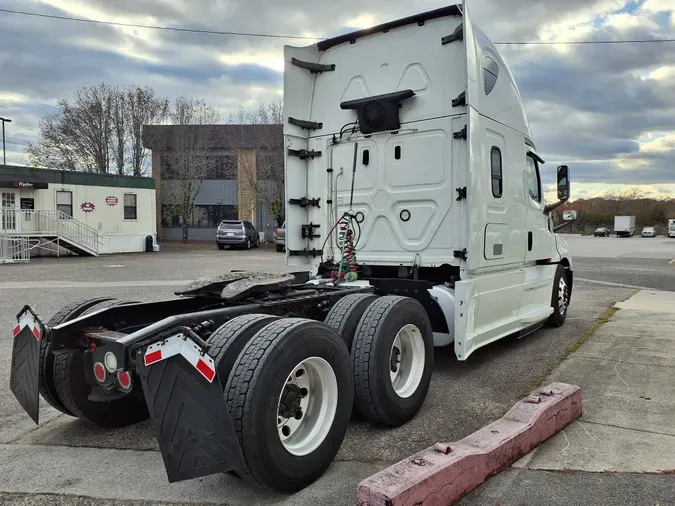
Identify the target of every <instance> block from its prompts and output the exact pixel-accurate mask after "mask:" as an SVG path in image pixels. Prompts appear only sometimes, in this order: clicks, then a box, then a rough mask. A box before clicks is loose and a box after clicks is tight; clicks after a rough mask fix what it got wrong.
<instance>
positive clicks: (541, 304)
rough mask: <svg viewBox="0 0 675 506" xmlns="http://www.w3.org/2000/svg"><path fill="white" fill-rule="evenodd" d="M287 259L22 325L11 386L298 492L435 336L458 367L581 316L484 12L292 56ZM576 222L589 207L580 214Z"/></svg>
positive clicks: (562, 194) (187, 464)
mask: <svg viewBox="0 0 675 506" xmlns="http://www.w3.org/2000/svg"><path fill="white" fill-rule="evenodd" d="M284 58H285V71H284V92H285V98H284V101H285V110H286V117H285V127H284V128H285V132H284V135H285V146H286V148H287V151H286V155H285V157H286V159H285V169H286V202H287V204H286V217H287V222H286V226H285V229H286V230H285V232H286V237H285V246H286V263H287V264H288V265H290V266H292V267H294V270H295V272H294V273H293V274H279V273H250V272H248V273H247V272H243V271H233V272H230V273H227V274H224V275H221V276H215V277H211V278H206V279H201V280H197V281H195V282H194V283H192V284H191V285H189V286H187V287H185V288H184V289H183V290H180V291H178V292H176V295H178V296H179V297H178V298H176V299H170V300H165V301H160V302H145V303H144V302H136V303H133V302H125V301H119V300H113V299H109V298H103V299H94V300H88V301H82V302H78V303H74V304H71V305H68V306H66V307H64V308H63V309H62V310H61V311H60V312H59V313H57V314H56V315H54V316H53V317H52V318H51V319H50V320H49V321H47V322H43V321H42V320H41V319H40V317H39V315H38V314H37V313H36V312H35V311H34V310H33V309H32V308H31V307H30V306H25V307H24V309H23V310H22V311H21V312H20V313H19V314H18V315H17V325H16V326H15V328H14V329H13V336H14V344H13V351H12V369H11V374H10V387H11V390H12V392H13V393H14V395H15V397H16V398H17V400H18V401H19V403H20V404H21V406H22V407H23V408H24V410H25V411H26V412H27V413H28V415H29V416H30V417H31V418H32V419H33V420H34V421H35V423H38V422H39V397H42V398H43V399H44V400H45V401H47V402H48V403H49V404H50V405H51V406H52V407H53V408H55V409H57V410H58V411H61V412H62V413H64V414H67V415H69V416H73V417H77V418H80V419H81V420H84V421H86V422H88V423H92V424H95V425H98V426H105V427H120V426H124V425H129V424H132V423H136V422H138V421H141V420H145V419H147V418H149V419H150V420H151V421H152V423H153V424H154V426H155V428H156V434H157V438H158V441H159V447H160V451H161V453H162V457H163V460H164V465H165V468H166V472H167V477H168V479H169V481H171V482H174V481H180V480H186V479H192V478H197V477H201V476H206V475H209V474H214V473H225V472H229V473H233V474H237V475H239V476H241V477H243V478H245V479H246V480H248V481H250V482H252V483H254V484H258V485H262V486H265V487H268V488H272V489H274V490H277V491H279V492H284V493H292V492H297V491H298V490H301V489H303V488H304V487H306V486H308V485H310V484H311V483H313V482H314V481H315V480H317V479H318V478H319V477H320V476H321V475H322V474H323V473H324V472H325V471H326V469H327V468H328V467H329V466H330V464H331V462H332V460H333V459H334V457H335V455H336V454H337V452H338V450H339V448H340V445H341V443H342V441H343V439H344V436H345V433H346V430H347V426H348V423H349V420H350V415H351V413H352V410H354V409H355V410H356V411H358V412H360V413H361V414H362V415H363V416H364V417H365V418H366V420H368V421H370V422H371V423H375V424H379V425H384V426H389V427H398V426H400V425H403V424H405V423H407V422H408V421H409V420H411V419H412V418H413V417H414V416H415V415H416V414H417V412H418V411H419V409H420V407H421V406H422V404H423V403H424V401H425V398H426V395H427V392H428V389H429V385H430V382H431V374H432V371H433V364H434V348H435V347H439V346H451V345H453V346H454V350H455V353H456V355H457V357H458V359H459V360H467V359H468V358H469V356H470V355H471V354H472V353H473V352H474V351H475V350H477V349H479V348H480V347H482V346H485V345H487V344H489V343H491V342H493V341H496V340H498V339H501V338H503V337H506V336H509V335H514V334H516V335H523V334H527V333H529V332H532V331H534V330H536V329H538V328H540V327H542V326H543V325H545V324H546V323H548V324H550V325H551V326H553V327H558V326H560V325H562V324H563V323H564V321H565V318H566V315H567V309H568V305H569V301H570V297H571V293H572V282H573V277H572V263H571V258H570V255H569V250H568V248H567V245H566V243H565V242H564V241H563V240H562V239H561V238H559V237H558V236H557V235H556V234H554V233H553V222H552V219H551V212H552V211H553V210H554V209H555V208H556V207H557V206H558V205H560V204H561V203H563V202H564V201H566V200H567V199H568V198H569V192H570V181H569V170H568V167H567V166H561V167H559V168H558V170H557V182H558V199H559V202H558V203H557V204H553V205H549V206H546V205H545V204H544V195H543V187H542V174H541V167H542V165H543V160H542V159H541V157H540V156H539V155H538V154H537V152H536V148H535V144H534V142H533V140H532V136H531V133H530V131H529V126H528V124H527V119H526V116H525V112H524V109H523V106H522V101H521V99H520V95H519V92H518V89H517V87H516V84H515V81H514V80H513V77H512V75H511V73H510V71H509V70H508V67H507V66H506V64H505V63H504V61H503V60H502V59H501V57H500V56H499V53H498V52H497V51H496V49H495V48H494V46H493V45H492V44H491V43H490V42H489V40H488V39H487V37H485V35H484V34H483V33H482V32H480V31H479V30H478V29H477V28H475V27H474V26H473V23H472V22H471V19H470V16H469V13H468V12H467V9H466V3H465V4H464V5H463V8H462V6H458V5H457V6H450V7H447V8H444V9H438V10H435V11H431V12H426V13H422V14H419V15H416V16H412V17H409V18H405V19H402V20H397V21H393V22H391V23H387V24H384V25H381V26H377V27H374V28H371V29H368V30H362V31H359V32H355V33H352V34H348V35H343V36H340V37H337V38H335V39H330V40H326V41H322V42H321V43H319V44H317V45H314V46H310V47H303V48H296V47H286V48H285V52H284ZM570 219H573V218H570Z"/></svg>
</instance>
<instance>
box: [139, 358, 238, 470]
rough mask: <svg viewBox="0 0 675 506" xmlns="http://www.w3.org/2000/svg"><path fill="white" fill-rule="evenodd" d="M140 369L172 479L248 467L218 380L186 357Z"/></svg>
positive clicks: (141, 365)
mask: <svg viewBox="0 0 675 506" xmlns="http://www.w3.org/2000/svg"><path fill="white" fill-rule="evenodd" d="M136 367H137V370H138V373H139V375H140V377H141V382H142V384H143V392H144V393H145V399H146V402H147V404H148V410H149V411H150V417H151V419H152V422H153V424H154V426H155V430H156V433H157V439H158V441H159V448H160V451H161V453H162V458H163V460H164V466H165V468H166V474H167V477H168V479H169V482H171V483H174V482H177V481H182V480H190V479H193V478H199V477H202V476H208V475H211V474H216V473H226V472H228V471H236V470H243V469H244V466H245V464H244V458H243V456H242V454H241V451H240V449H239V444H238V442H237V436H236V433H235V431H234V424H233V423H232V420H231V418H230V415H229V412H228V410H227V406H226V404H225V396H224V395H223V390H222V387H221V385H220V381H218V378H215V381H212V382H210V383H209V381H207V380H206V379H205V378H204V377H203V376H202V375H201V374H200V373H199V372H198V370H197V369H196V368H195V367H194V366H193V365H192V364H191V363H190V362H188V361H187V360H186V359H185V358H183V356H182V355H175V356H172V357H170V358H168V359H166V360H163V361H161V362H157V363H154V364H151V365H149V366H146V365H145V363H144V360H143V355H142V354H139V355H138V356H137V360H136Z"/></svg>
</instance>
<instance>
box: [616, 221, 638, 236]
mask: <svg viewBox="0 0 675 506" xmlns="http://www.w3.org/2000/svg"><path fill="white" fill-rule="evenodd" d="M614 232H615V233H616V236H617V237H633V236H634V235H635V216H615V217H614Z"/></svg>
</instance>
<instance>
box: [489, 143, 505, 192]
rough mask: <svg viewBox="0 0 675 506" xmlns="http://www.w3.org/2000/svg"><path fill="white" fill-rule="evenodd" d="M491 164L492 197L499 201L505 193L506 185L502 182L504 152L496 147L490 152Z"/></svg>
mask: <svg viewBox="0 0 675 506" xmlns="http://www.w3.org/2000/svg"><path fill="white" fill-rule="evenodd" d="M490 164H491V166H492V196H493V197H494V198H496V199H499V198H501V196H502V194H503V193H504V185H503V182H502V152H501V151H500V150H499V148H498V147H496V146H493V147H492V151H491V152H490Z"/></svg>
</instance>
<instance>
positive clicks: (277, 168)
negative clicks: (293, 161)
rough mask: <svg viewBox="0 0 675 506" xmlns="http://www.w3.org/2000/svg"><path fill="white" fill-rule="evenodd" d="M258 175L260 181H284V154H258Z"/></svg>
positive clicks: (256, 160)
mask: <svg viewBox="0 0 675 506" xmlns="http://www.w3.org/2000/svg"><path fill="white" fill-rule="evenodd" d="M255 163H256V175H257V178H258V179H262V180H271V181H280V180H283V179H284V158H283V154H274V155H264V154H260V153H257V154H256V159H255Z"/></svg>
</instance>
